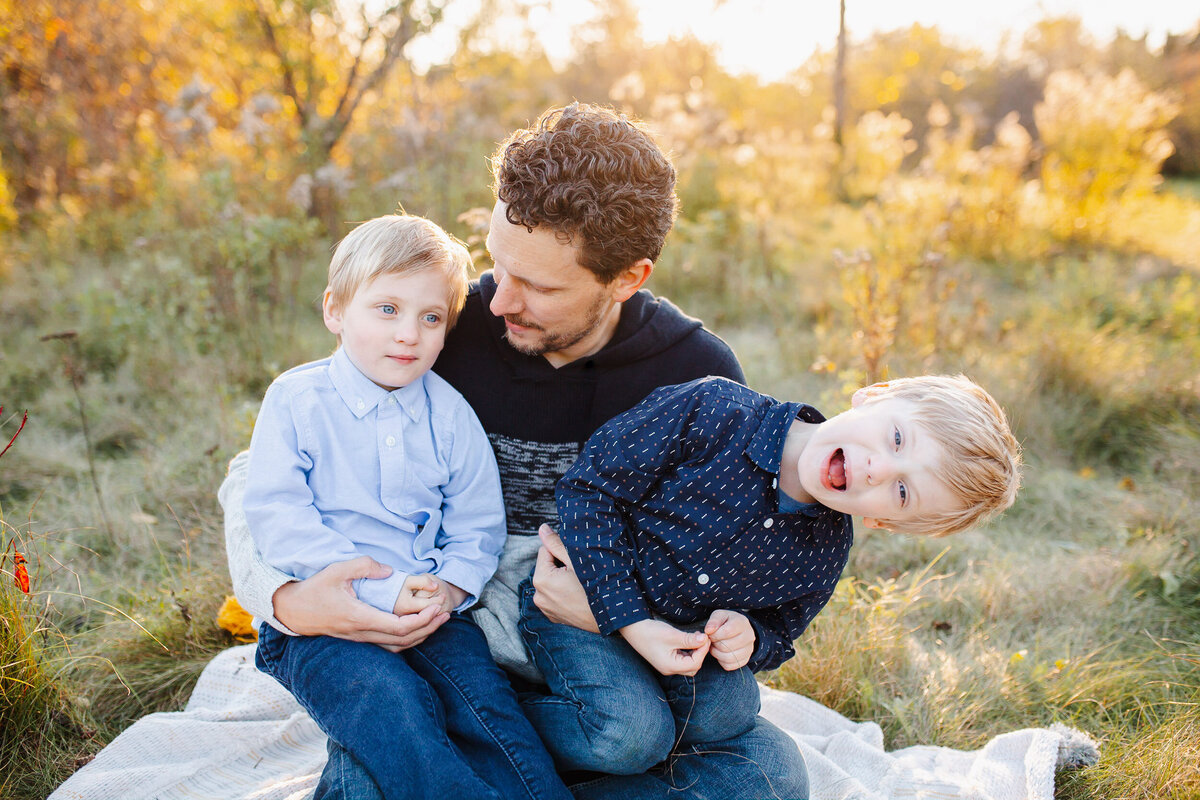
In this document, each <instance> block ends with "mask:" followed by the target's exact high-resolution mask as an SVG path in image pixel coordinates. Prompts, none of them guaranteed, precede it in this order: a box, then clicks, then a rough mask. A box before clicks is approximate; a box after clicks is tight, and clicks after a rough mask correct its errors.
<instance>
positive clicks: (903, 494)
mask: <svg viewBox="0 0 1200 800" xmlns="http://www.w3.org/2000/svg"><path fill="white" fill-rule="evenodd" d="M900 505H901V506H902V507H903V506H906V505H908V487H907V486H905V485H904V484H903V483H901V484H900Z"/></svg>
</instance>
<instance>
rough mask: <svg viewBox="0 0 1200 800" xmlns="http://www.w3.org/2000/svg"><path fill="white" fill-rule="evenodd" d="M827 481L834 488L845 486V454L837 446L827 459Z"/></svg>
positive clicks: (843, 487)
mask: <svg viewBox="0 0 1200 800" xmlns="http://www.w3.org/2000/svg"><path fill="white" fill-rule="evenodd" d="M829 483H830V484H831V485H832V486H833V488H835V489H845V488H846V454H845V453H843V452H842V451H841V448H838V450H836V451H835V452H834V454H833V457H832V458H830V459H829Z"/></svg>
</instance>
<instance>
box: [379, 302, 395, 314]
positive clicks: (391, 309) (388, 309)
mask: <svg viewBox="0 0 1200 800" xmlns="http://www.w3.org/2000/svg"><path fill="white" fill-rule="evenodd" d="M379 310H380V311H382V312H383V313H385V314H395V313H396V307H395V306H394V305H392V304H391V303H384V304H383V305H381V306H380V307H379Z"/></svg>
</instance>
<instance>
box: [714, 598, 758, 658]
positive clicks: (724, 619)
mask: <svg viewBox="0 0 1200 800" xmlns="http://www.w3.org/2000/svg"><path fill="white" fill-rule="evenodd" d="M704 633H705V634H707V635H708V639H709V641H711V642H712V648H711V649H710V650H709V653H710V654H711V655H712V657H713V658H715V659H716V660H717V663H718V664H720V665H721V666H722V667H723V668H725V669H726V670H729V671H732V670H735V669H741V668H742V667H744V666H746V665H747V664H749V663H750V656H752V655H754V626H752V625H751V624H750V620H749V618H748V617H746V615H745V614H739V613H738V612H736V611H728V610H726V609H720V610H718V611H714V612H713V613H712V615H711V616H709V618H708V622H707V623H706V624H705V625H704Z"/></svg>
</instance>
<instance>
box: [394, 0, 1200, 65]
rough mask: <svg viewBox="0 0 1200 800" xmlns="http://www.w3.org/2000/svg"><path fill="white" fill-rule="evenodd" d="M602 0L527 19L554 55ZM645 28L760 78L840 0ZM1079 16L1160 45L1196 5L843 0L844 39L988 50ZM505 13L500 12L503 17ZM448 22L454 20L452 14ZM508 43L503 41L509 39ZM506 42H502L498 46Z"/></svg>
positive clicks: (684, 13) (708, 10)
mask: <svg viewBox="0 0 1200 800" xmlns="http://www.w3.org/2000/svg"><path fill="white" fill-rule="evenodd" d="M501 5H503V4H501ZM602 5H603V2H602V0H544V2H540V3H536V4H532V7H531V8H530V9H529V13H528V27H529V29H532V30H534V31H536V38H537V40H538V42H539V43H540V44H541V46H542V48H544V49H545V51H546V53H547V55H548V56H549V57H550V58H551V60H552V61H555V62H557V63H563V62H565V61H566V60H567V59H568V58H569V57H570V55H571V45H572V31H573V30H574V29H575V28H576V27H578V26H579V25H582V24H584V23H586V22H587V21H588V20H589V19H593V18H595V17H596V16H597V13H598V11H597V10H598V8H600V7H602ZM634 5H635V6H636V7H637V8H638V19H639V22H640V23H641V28H642V36H643V38H644V39H645V40H646V41H647V42H651V43H653V42H660V41H663V40H666V39H669V38H672V37H679V36H684V35H687V34H689V33H690V34H691V35H694V36H695V37H696V38H698V39H700V40H701V41H704V42H710V43H713V44H714V45H715V46H716V50H717V53H718V57H719V58H720V60H721V63H722V65H723V66H724V67H725V68H726V69H728V70H730V71H733V72H742V73H750V74H754V75H757V76H758V77H759V78H761V79H763V80H779V79H781V78H783V77H784V76H786V75H787V74H788V73H789V72H791V71H792V70H795V69H796V68H798V67H799V66H801V65H802V64H803V63H804V62H805V61H806V60H807V59H808V58H809V56H811V55H812V54H813V53H814V52H815V51H816V50H818V49H825V50H830V49H832V48H833V47H834V45H835V42H836V40H837V30H838V1H837V0H634ZM478 8H479V0H459V2H457V3H452V4H451V6H450V8H449V9H448V10H447V17H448V20H450V21H453V20H455V19H459V20H461V21H462V22H463V23H465V21H466V20H467V19H469V17H470V14H471V13H473V10H477V9H478ZM1067 15H1071V16H1077V17H1079V18H1080V19H1081V20H1082V22H1083V25H1084V27H1085V28H1086V29H1087V30H1088V31H1089V32H1090V33H1091V34H1092V36H1094V37H1095V38H1096V39H1097V40H1099V41H1105V40H1107V39H1109V38H1111V37H1112V36H1113V34H1115V33H1116V32H1117V31H1118V30H1124V31H1125V32H1126V33H1128V34H1129V35H1131V36H1135V37H1140V36H1142V35H1143V34H1145V35H1147V36H1148V37H1149V42H1150V44H1151V45H1152V46H1154V47H1157V46H1160V45H1161V44H1162V42H1163V40H1164V39H1165V37H1166V35H1167V34H1168V33H1175V34H1182V33H1187V32H1189V31H1195V30H1196V29H1197V25H1198V23H1200V7H1196V6H1192V5H1191V4H1190V3H1186V2H1179V1H1178V0H1139V1H1138V2H1129V0H1013V1H1012V2H1007V3H984V4H981V3H964V2H962V0H907V2H903V3H898V2H895V0H846V27H847V30H848V31H849V34H850V37H851V40H852V41H853V40H854V39H862V38H865V37H867V36H869V35H871V34H872V33H874V32H878V31H888V30H896V29H902V28H908V27H909V26H911V25H913V24H915V23H919V24H921V25H926V26H933V25H936V26H937V27H938V29H939V30H940V31H941V32H942V33H943V34H945V35H946V36H947V37H949V38H950V39H952V40H954V41H955V42H956V43H959V44H963V45H976V46H979V47H981V48H983V49H985V50H987V51H994V50H995V49H996V48H997V47H999V46H1000V45H1001V43H1002V41H1003V38H1004V37H1005V36H1007V37H1008V38H1009V39H1010V40H1013V41H1018V40H1019V39H1020V37H1021V36H1022V35H1023V34H1024V33H1025V31H1026V30H1027V29H1029V28H1030V27H1031V26H1032V25H1034V24H1035V23H1036V22H1038V21H1039V20H1041V19H1045V18H1047V17H1059V16H1067ZM503 19H504V14H503V12H502V14H501V21H502V23H503ZM509 22H510V23H511V27H510V26H508V25H504V24H501V26H500V31H501V33H500V35H501V36H504V33H503V31H505V30H512V32H513V34H514V35H519V29H520V28H522V25H523V23H522V24H518V23H517V22H516V20H513V19H509ZM450 27H453V22H452V24H451V26H450ZM454 44H455V42H454V39H453V35H452V33H443V34H442V35H441V36H439V37H438V39H432V38H429V39H427V40H426V41H423V42H414V44H413V48H411V50H410V55H412V56H413V57H414V60H415V61H416V62H418V63H422V62H424V63H436V61H437V59H438V57H439V56H442V57H444V54H445V53H447V52H450V51H452V50H453V47H454ZM512 44H513V43H512V42H508V45H510V46H511V45H512ZM502 46H503V45H502Z"/></svg>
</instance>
